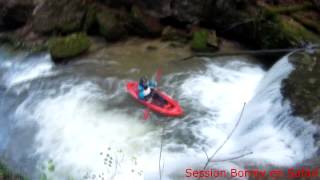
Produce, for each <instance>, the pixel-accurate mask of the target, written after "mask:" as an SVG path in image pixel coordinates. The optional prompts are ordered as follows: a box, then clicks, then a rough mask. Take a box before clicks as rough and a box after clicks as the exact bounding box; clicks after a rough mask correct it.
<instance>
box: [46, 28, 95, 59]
mask: <svg viewBox="0 0 320 180" xmlns="http://www.w3.org/2000/svg"><path fill="white" fill-rule="evenodd" d="M48 46H49V51H50V53H51V56H52V57H53V58H54V59H64V58H72V57H75V56H77V55H80V54H81V53H83V52H85V51H87V50H88V49H89V48H90V40H89V38H88V37H87V36H86V35H85V34H82V33H75V34H72V35H69V36H66V37H56V38H52V39H50V40H49V42H48Z"/></svg>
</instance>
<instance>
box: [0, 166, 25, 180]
mask: <svg viewBox="0 0 320 180" xmlns="http://www.w3.org/2000/svg"><path fill="white" fill-rule="evenodd" d="M0 180H27V178H25V177H23V176H21V175H19V174H16V173H13V172H12V171H10V170H9V169H8V168H7V167H6V166H5V165H4V164H3V163H1V162H0Z"/></svg>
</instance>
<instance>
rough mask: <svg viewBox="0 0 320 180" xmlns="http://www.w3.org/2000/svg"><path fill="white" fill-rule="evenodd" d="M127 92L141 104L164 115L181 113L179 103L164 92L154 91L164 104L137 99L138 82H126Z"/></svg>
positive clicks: (178, 114) (179, 114)
mask: <svg viewBox="0 0 320 180" xmlns="http://www.w3.org/2000/svg"><path fill="white" fill-rule="evenodd" d="M127 92H128V93H129V94H130V95H131V96H132V97H133V98H134V99H135V100H137V101H139V102H140V103H141V104H143V105H145V106H146V107H148V108H149V109H150V110H152V111H154V112H157V113H160V114H163V115H165V116H181V115H183V110H182V108H181V107H180V105H179V103H178V102H176V101H175V100H173V99H172V98H170V97H169V96H168V95H166V94H165V93H164V92H161V91H158V90H157V91H156V92H157V93H158V94H159V95H160V96H161V97H162V98H163V99H164V100H165V101H166V102H167V104H166V105H164V106H160V105H158V104H157V103H155V102H153V101H152V102H147V101H144V100H141V99H139V96H138V93H139V92H138V82H135V81H133V82H128V83H127Z"/></svg>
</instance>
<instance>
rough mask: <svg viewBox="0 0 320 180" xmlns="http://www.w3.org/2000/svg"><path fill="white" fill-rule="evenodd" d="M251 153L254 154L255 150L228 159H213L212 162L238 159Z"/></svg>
mask: <svg viewBox="0 0 320 180" xmlns="http://www.w3.org/2000/svg"><path fill="white" fill-rule="evenodd" d="M251 154H253V152H247V153H244V154H242V155H239V156H235V157H232V158H228V159H217V160H212V161H211V162H225V161H232V160H236V159H240V158H243V157H245V156H248V155H251Z"/></svg>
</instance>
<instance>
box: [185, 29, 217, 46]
mask: <svg viewBox="0 0 320 180" xmlns="http://www.w3.org/2000/svg"><path fill="white" fill-rule="evenodd" d="M218 48H219V41H218V38H217V36H216V32H215V31H209V30H207V29H204V28H196V30H194V32H193V35H192V42H191V49H192V50H194V51H213V50H217V49H218Z"/></svg>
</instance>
